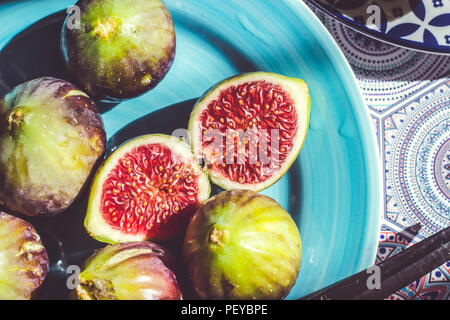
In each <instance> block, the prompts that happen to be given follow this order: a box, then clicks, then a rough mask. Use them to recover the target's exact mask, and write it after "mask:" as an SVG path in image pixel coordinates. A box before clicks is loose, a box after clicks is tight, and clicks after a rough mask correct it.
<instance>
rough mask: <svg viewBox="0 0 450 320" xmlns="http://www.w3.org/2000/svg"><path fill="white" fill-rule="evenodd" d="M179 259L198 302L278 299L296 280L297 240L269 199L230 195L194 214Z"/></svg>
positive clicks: (242, 192)
mask: <svg viewBox="0 0 450 320" xmlns="http://www.w3.org/2000/svg"><path fill="white" fill-rule="evenodd" d="M183 255H184V259H185V263H186V265H187V268H188V273H189V277H190V279H191V282H192V285H193V287H194V289H195V292H196V293H197V295H198V296H199V297H200V298H202V299H225V300H228V299H232V300H261V299H263V300H264V299H281V298H284V297H286V296H287V295H288V293H289V292H290V290H291V288H292V287H293V285H294V284H295V282H296V280H297V276H298V273H299V270H300V262H301V239H300V234H299V231H298V229H297V226H296V224H295V223H294V221H293V220H292V218H291V216H290V215H289V213H288V212H287V211H285V210H284V209H283V208H282V207H281V206H280V205H279V204H278V203H277V202H276V201H275V200H273V199H271V198H269V197H267V196H264V195H261V194H259V193H257V192H254V191H248V190H231V191H226V192H222V193H219V194H218V195H216V196H214V197H212V198H211V199H209V200H208V201H206V202H205V203H204V204H203V205H202V206H201V207H200V209H198V210H197V212H196V213H195V215H194V216H193V217H192V219H191V221H190V223H189V225H188V229H187V232H186V236H185V240H184V246H183Z"/></svg>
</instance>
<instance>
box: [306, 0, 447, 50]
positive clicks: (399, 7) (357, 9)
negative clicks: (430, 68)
mask: <svg viewBox="0 0 450 320" xmlns="http://www.w3.org/2000/svg"><path fill="white" fill-rule="evenodd" d="M312 2H313V3H316V4H317V5H319V6H320V7H321V8H323V9H325V10H327V11H328V12H329V13H331V14H332V15H333V16H334V17H336V18H338V19H339V20H341V21H342V22H344V23H346V24H347V25H349V26H352V27H357V28H358V29H359V30H361V31H362V32H365V33H366V34H369V35H372V36H375V37H377V38H379V39H382V40H385V41H388V42H391V43H393V44H397V45H401V46H404V47H409V48H412V49H419V50H424V51H430V52H440V53H450V1H448V0H393V1H392V0H391V1H388V0H378V1H369V0H313V1H312ZM374 5H375V6H376V8H375V9H374ZM375 12H376V13H377V14H378V13H379V20H378V21H377V20H376V19H374V18H373V17H374V16H373V14H375Z"/></svg>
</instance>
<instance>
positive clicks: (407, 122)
mask: <svg viewBox="0 0 450 320" xmlns="http://www.w3.org/2000/svg"><path fill="white" fill-rule="evenodd" d="M354 2H355V3H356V2H358V1H354ZM447 2H450V1H447ZM447 11H450V10H447ZM315 12H316V14H317V15H318V16H319V18H320V19H321V20H322V22H323V23H324V25H325V26H326V27H327V28H328V30H329V31H330V32H331V34H332V35H333V37H334V39H335V40H336V41H337V43H338V44H339V46H340V47H341V49H342V51H343V52H344V54H345V56H346V57H347V60H348V61H349V62H350V64H351V66H352V68H353V70H354V72H355V75H356V77H357V79H358V81H359V84H360V88H361V90H362V92H363V95H364V97H365V99H366V102H367V105H368V108H369V110H370V115H371V118H372V124H373V128H374V130H375V133H376V136H377V137H378V143H379V148H380V153H381V158H382V160H383V169H384V172H383V174H384V181H385V191H384V199H385V210H384V219H383V228H382V230H381V235H380V246H379V250H378V257H377V261H381V260H384V259H387V258H389V257H390V256H392V255H394V254H396V253H398V252H400V251H401V250H403V249H404V248H406V247H408V246H411V245H414V243H416V242H417V241H420V240H421V239H424V238H426V237H428V236H430V235H431V234H433V233H435V232H437V231H439V230H441V229H443V228H445V227H448V226H449V225H450V56H442V55H431V54H426V53H422V52H417V51H412V50H408V49H403V48H399V47H394V46H392V45H389V44H386V43H383V42H380V41H377V40H374V39H372V38H369V37H367V36H364V35H362V34H360V33H357V32H355V31H353V30H352V29H350V28H348V27H345V26H344V25H342V24H341V23H339V22H337V21H336V20H334V19H332V18H330V17H329V16H327V15H325V14H324V13H322V12H321V11H318V10H315ZM413 231H414V232H413ZM449 270H450V262H449V263H447V264H444V265H442V266H441V267H439V268H437V269H436V270H434V271H433V272H431V273H429V274H428V275H426V276H424V277H422V278H421V279H418V280H417V281H415V282H414V283H412V284H410V285H409V286H407V287H405V288H403V289H402V290H400V291H398V292H397V293H395V294H393V295H392V296H390V297H389V299H450V275H449Z"/></svg>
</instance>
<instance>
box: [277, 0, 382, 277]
mask: <svg viewBox="0 0 450 320" xmlns="http://www.w3.org/2000/svg"><path fill="white" fill-rule="evenodd" d="M308 1H309V0H308ZM284 2H285V3H286V2H289V3H291V7H293V6H295V5H299V6H300V7H302V9H303V10H305V11H307V12H309V15H310V16H311V19H312V20H315V22H316V24H317V26H318V29H320V30H318V32H319V33H321V34H322V35H323V36H324V37H327V38H328V39H327V41H328V43H329V45H331V46H332V47H333V48H332V49H333V51H334V52H330V50H329V49H328V48H326V47H325V46H322V49H323V50H324V52H325V53H326V54H327V56H328V58H329V59H330V62H332V63H333V64H337V63H342V62H344V65H343V66H342V67H343V68H344V69H346V70H345V71H346V74H347V76H348V77H349V80H350V81H351V82H352V85H353V87H354V88H355V89H356V90H355V92H354V94H355V95H357V99H358V100H360V103H361V106H362V108H352V110H356V111H358V112H360V113H361V114H360V117H359V119H357V121H356V123H359V121H360V120H363V121H364V119H366V120H367V122H366V124H365V126H362V128H364V130H363V131H365V132H366V134H368V137H367V138H366V139H361V141H362V142H363V143H364V146H367V143H370V144H372V145H373V146H374V147H375V150H374V151H375V158H376V159H375V161H374V163H373V165H374V166H375V167H376V169H377V170H376V175H377V178H378V179H377V185H378V188H377V189H378V190H377V193H376V195H375V197H376V198H377V199H376V200H377V203H376V205H377V206H378V215H377V230H376V239H374V241H375V242H376V245H375V246H374V250H373V252H372V254H371V255H370V256H371V258H372V261H373V263H375V261H376V257H377V252H378V243H379V238H380V235H381V227H382V218H383V215H384V206H383V205H382V202H383V194H384V188H383V186H384V181H383V175H382V171H381V170H382V161H381V154H380V152H379V149H378V148H377V147H378V139H377V137H376V134H375V131H374V129H373V128H372V127H371V126H372V124H371V118H370V114H369V108H368V106H367V102H366V100H365V98H364V95H363V94H362V90H361V88H360V86H359V83H358V79H357V78H356V75H355V73H354V72H353V69H352V67H351V66H350V63H349V62H348V60H347V58H346V57H345V55H344V53H343V51H342V50H341V48H340V47H339V45H338V44H337V42H336V40H335V39H334V38H333V36H332V35H331V33H330V32H329V31H328V29H327V28H326V27H325V25H324V24H323V23H322V21H321V20H320V19H319V17H318V16H317V15H316V14H315V13H314V11H313V10H312V9H311V8H310V7H309V6H308V5H307V4H306V3H305V0H284ZM331 53H334V54H331ZM336 54H337V55H338V56H339V58H337V56H336ZM348 100H350V99H348ZM359 131H361V130H359ZM364 163H365V164H367V160H366V161H364ZM367 241H368V240H367V238H366V240H365V242H367ZM361 251H362V250H360V252H361ZM359 260H360V261H359V267H358V269H359V270H360V271H361V270H362V269H365V268H367V267H369V266H366V265H365V263H364V261H361V260H362V259H361V258H359Z"/></svg>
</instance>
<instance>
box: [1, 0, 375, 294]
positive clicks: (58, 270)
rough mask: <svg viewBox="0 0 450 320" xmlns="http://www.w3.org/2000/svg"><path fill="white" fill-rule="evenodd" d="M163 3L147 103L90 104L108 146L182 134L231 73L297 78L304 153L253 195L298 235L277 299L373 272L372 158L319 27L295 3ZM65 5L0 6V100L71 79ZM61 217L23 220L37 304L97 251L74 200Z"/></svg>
mask: <svg viewBox="0 0 450 320" xmlns="http://www.w3.org/2000/svg"><path fill="white" fill-rule="evenodd" d="M165 2H166V4H167V6H168V7H169V9H170V11H171V13H172V15H173V18H174V21H175V25H176V32H177V41H178V42H177V55H176V59H175V63H174V65H173V67H172V69H171V70H170V72H169V74H168V75H167V77H166V78H165V79H164V80H163V81H162V82H161V83H160V84H159V85H158V86H157V87H156V88H155V89H154V90H153V91H151V92H149V93H148V94H145V95H143V96H141V97H139V98H136V99H133V100H129V101H127V102H123V103H120V104H119V105H117V106H115V107H114V108H112V109H110V107H111V106H104V105H102V106H101V108H102V110H103V120H104V123H105V126H106V131H107V135H108V138H109V144H108V148H109V149H111V148H114V147H115V146H116V145H117V144H119V143H120V142H121V141H123V140H124V139H127V138H128V137H130V136H133V135H137V134H140V133H150V132H167V133H171V132H172V131H173V130H174V129H176V128H180V127H186V126H187V122H188V115H189V112H190V110H191V108H192V105H193V102H194V100H192V99H195V98H198V97H199V96H200V95H202V94H203V93H204V92H205V91H206V90H207V89H208V88H210V87H211V86H212V85H213V84H215V83H216V82H218V81H220V80H222V79H224V78H227V77H229V76H232V75H235V74H237V73H241V72H247V71H255V70H264V71H271V72H276V73H280V74H284V75H286V76H291V77H299V78H303V79H304V80H306V82H308V83H309V85H310V88H311V94H312V107H311V120H310V128H309V132H308V136H307V139H306V142H305V145H304V147H303V149H302V151H301V152H300V156H299V158H298V160H297V161H296V162H295V163H294V165H293V166H292V168H291V170H290V171H289V172H288V173H287V174H286V175H285V176H284V177H283V178H282V179H281V180H280V181H279V182H278V183H277V184H275V185H274V186H272V187H271V188H270V189H268V190H266V191H265V192H264V194H266V195H269V196H271V197H273V198H275V199H276V200H277V201H278V202H279V203H280V204H281V205H282V206H283V207H285V208H286V209H287V210H288V211H289V212H290V213H291V214H292V216H293V218H294V220H295V221H296V223H297V225H298V227H299V229H300V233H301V235H302V240H303V246H304V251H303V259H302V267H301V271H300V275H299V278H298V281H297V283H296V285H295V287H294V288H293V290H292V291H291V293H290V295H289V297H288V298H290V299H295V298H300V297H302V296H304V295H307V294H309V293H311V292H313V291H315V290H318V289H320V288H323V287H325V286H327V285H329V284H332V283H334V282H336V281H339V280H341V279H343V278H345V277H347V276H349V275H351V274H353V273H356V272H358V271H361V270H362V269H364V268H366V267H368V266H370V265H372V264H373V263H374V261H375V254H376V249H377V244H378V233H379V223H380V209H381V200H382V199H381V194H382V193H381V191H380V190H381V182H380V167H379V162H378V156H377V155H378V149H377V146H376V142H375V138H374V135H373V133H372V130H371V123H370V121H369V117H368V114H367V113H366V107H365V104H364V101H363V99H362V97H361V94H360V92H359V90H358V86H357V82H356V79H355V78H354V76H353V73H352V70H351V69H350V67H349V65H348V64H347V61H346V60H345V58H344V56H343V55H342V53H341V52H340V50H339V49H338V47H337V45H336V44H335V42H334V41H333V39H332V38H331V36H330V35H329V34H328V32H327V31H326V29H325V28H324V27H323V26H322V24H321V23H320V21H319V20H318V19H317V18H316V17H315V15H314V14H313V13H312V12H311V11H310V10H309V9H308V8H307V7H306V6H305V5H304V4H303V2H301V1H298V0H284V1H259V3H258V5H255V1H250V0H228V1H210V0H195V1H178V0H166V1H165ZM71 4H73V0H58V1H56V0H33V1H31V0H28V1H7V2H6V3H2V4H0V18H1V21H2V28H1V29H0V89H1V90H2V91H3V92H4V91H6V90H8V89H9V88H11V87H12V86H14V85H17V84H18V83H20V82H23V81H26V80H29V79H32V78H36V77H40V76H46V75H50V76H56V77H61V78H66V79H68V80H70V78H68V76H67V75H66V74H65V71H64V68H63V67H62V63H61V60H60V56H59V51H58V45H59V43H58V39H59V31H60V28H61V25H62V21H63V19H64V11H65V9H66V8H67V7H68V6H70V5H71ZM174 104H176V105H174ZM171 105H172V106H171ZM168 106H171V107H169V108H166V107H168ZM69 211H70V212H67V213H64V214H62V215H60V216H58V217H55V218H51V219H47V220H32V223H33V224H34V225H35V226H37V228H38V230H39V231H40V232H41V233H42V234H43V235H44V236H43V237H44V240H45V241H46V242H47V243H48V245H47V246H48V248H49V251H50V256H51V259H52V269H51V273H50V276H49V278H48V281H47V283H46V286H45V288H44V294H43V297H44V298H54V299H57V298H65V297H66V293H67V292H65V291H64V290H65V287H64V286H65V279H66V278H67V274H65V268H67V266H68V265H71V264H80V263H82V261H83V260H84V259H85V258H86V257H87V256H88V255H89V254H90V253H92V250H93V248H96V247H99V246H102V244H100V243H98V242H96V241H94V240H92V239H91V238H90V237H89V236H88V235H87V234H86V233H85V232H84V230H83V227H82V220H83V217H84V211H85V198H84V197H82V198H81V200H80V201H78V203H76V204H75V205H74V207H72V208H71V209H70V210H69ZM175 250H176V249H175Z"/></svg>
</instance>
